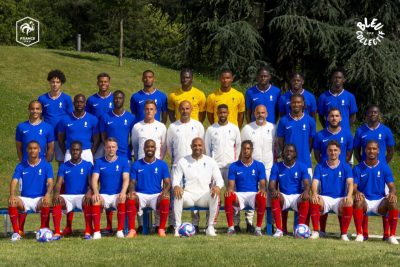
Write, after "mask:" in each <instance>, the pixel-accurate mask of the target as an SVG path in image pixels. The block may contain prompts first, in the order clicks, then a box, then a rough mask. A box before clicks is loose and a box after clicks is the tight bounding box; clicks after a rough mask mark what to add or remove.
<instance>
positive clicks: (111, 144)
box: [104, 137, 118, 158]
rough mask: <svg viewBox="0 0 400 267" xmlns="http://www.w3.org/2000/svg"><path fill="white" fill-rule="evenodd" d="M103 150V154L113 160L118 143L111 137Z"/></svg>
mask: <svg viewBox="0 0 400 267" xmlns="http://www.w3.org/2000/svg"><path fill="white" fill-rule="evenodd" d="M104 150H105V152H106V153H105V154H106V156H107V157H109V158H113V157H114V156H115V155H117V150H118V142H117V139H115V138H113V137H108V138H107V140H106V142H105V144H104Z"/></svg>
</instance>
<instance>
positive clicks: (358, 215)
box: [353, 208, 367, 235]
mask: <svg viewBox="0 0 400 267" xmlns="http://www.w3.org/2000/svg"><path fill="white" fill-rule="evenodd" d="M353 217H354V224H355V226H356V231H357V235H362V233H363V220H364V211H363V209H356V208H354V209H353ZM366 217H367V216H366Z"/></svg>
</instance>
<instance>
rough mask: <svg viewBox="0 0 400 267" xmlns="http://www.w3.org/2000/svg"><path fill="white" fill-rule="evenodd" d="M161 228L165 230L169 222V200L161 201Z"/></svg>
mask: <svg viewBox="0 0 400 267" xmlns="http://www.w3.org/2000/svg"><path fill="white" fill-rule="evenodd" d="M159 209H160V228H159V229H165V224H166V223H167V220H168V213H169V199H168V198H166V199H161V201H160V208H159Z"/></svg>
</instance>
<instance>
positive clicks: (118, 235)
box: [116, 230, 125, 238]
mask: <svg viewBox="0 0 400 267" xmlns="http://www.w3.org/2000/svg"><path fill="white" fill-rule="evenodd" d="M116 236H117V238H124V237H125V235H124V231H122V230H121V231H117V234H116Z"/></svg>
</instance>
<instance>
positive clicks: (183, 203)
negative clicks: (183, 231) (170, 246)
mask: <svg viewBox="0 0 400 267" xmlns="http://www.w3.org/2000/svg"><path fill="white" fill-rule="evenodd" d="M196 198H198V197H197V195H195V194H191V193H190V192H187V191H185V192H183V194H182V197H181V198H180V199H177V198H175V199H174V214H175V234H176V233H177V229H178V227H179V226H180V225H181V224H182V210H183V207H193V206H194V200H195V199H196ZM178 236H179V235H178Z"/></svg>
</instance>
